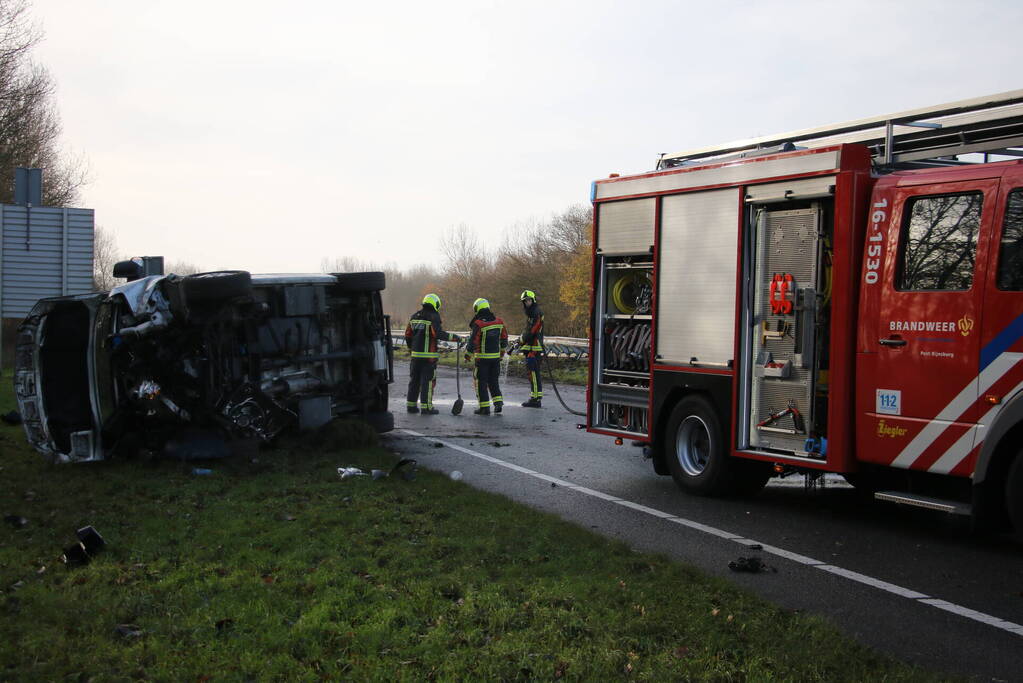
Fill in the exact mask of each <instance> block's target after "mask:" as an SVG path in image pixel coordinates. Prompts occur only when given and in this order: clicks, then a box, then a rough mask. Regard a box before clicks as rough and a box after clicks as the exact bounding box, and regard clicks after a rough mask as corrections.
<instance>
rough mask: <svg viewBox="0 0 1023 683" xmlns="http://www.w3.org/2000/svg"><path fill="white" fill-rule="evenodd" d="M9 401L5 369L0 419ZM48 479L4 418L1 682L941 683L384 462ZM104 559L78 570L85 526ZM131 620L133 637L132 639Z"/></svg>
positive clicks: (332, 457)
mask: <svg viewBox="0 0 1023 683" xmlns="http://www.w3.org/2000/svg"><path fill="white" fill-rule="evenodd" d="M12 407H13V400H12V396H11V390H10V378H9V375H8V376H7V377H6V378H4V379H3V384H2V385H0V412H6V411H7V410H10V409H11V408H12ZM329 441H330V440H329V439H326V441H325V442H324V443H328V444H329V445H328V446H325V445H323V443H318V442H317V441H316V439H310V438H305V439H296V440H291V441H286V442H284V443H281V444H280V445H279V446H277V447H276V448H274V449H273V450H265V451H261V452H260V453H259V455H258V457H257V458H256V460H255V461H252V460H223V461H217V462H214V463H207V464H206V466H207V467H210V468H211V469H213V470H214V471H213V474H211V475H209V476H194V475H192V474H191V467H192V466H191V465H187V464H184V463H178V462H170V461H151V462H136V461H121V462H103V463H95V464H90V465H72V466H68V465H64V466H51V465H46V464H44V463H43V462H42V460H41V459H40V458H39V457H38V455H37V454H35V453H34V452H33V451H31V450H30V449H29V448H28V447H27V445H26V444H25V441H24V437H23V434H22V432H21V430H20V428H17V427H8V426H5V425H0V451H2V453H3V456H2V458H0V468H2V483H0V500H2V501H3V506H4V508H3V510H2V512H3V514H4V515H20V516H24V517H25V518H27V519H28V524H27V525H26V526H24V527H23V528H18V529H16V528H14V526H13V525H11V524H3V525H2V527H0V678H4V679H11V680H57V679H67V678H73V679H75V680H123V679H157V680H208V677H212V678H213V679H228V680H242V679H258V680H269V679H287V680H318V679H331V680H332V679H345V680H380V681H385V680H386V681H392V680H409V681H419V680H432V679H439V680H526V679H534V678H539V679H545V680H550V679H559V678H566V679H572V680H612V679H615V680H620V679H636V680H656V681H664V680H726V681H732V680H735V681H742V680H798V681H834V680H849V681H851V680H857V681H858V680H890V681H911V680H934V677H933V676H930V675H928V674H926V673H923V672H921V671H919V670H915V669H911V668H909V667H906V666H903V665H900V664H898V663H895V662H892V661H890V660H887V659H885V658H882V657H880V656H878V655H876V654H875V653H873V652H871V651H869V650H867V649H865V648H863V647H861V646H858V645H856V644H855V643H853V642H851V641H849V640H848V639H846V638H844V637H842V636H840V635H839V634H838V633H837V632H836V631H835V629H833V628H832V627H831V626H829V625H828V624H827V623H825V622H824V621H822V620H820V619H816V618H812V617H809V616H806V615H803V614H798V613H793V612H791V611H786V610H781V609H778V608H776V607H773V606H771V605H768V604H765V603H764V602H762V601H760V600H759V599H756V598H754V597H752V596H750V595H748V594H746V593H743V592H741V591H739V590H737V589H735V588H734V587H732V586H730V585H729V584H728V583H726V582H724V581H720V580H716V579H713V578H708V577H706V576H704V575H702V574H700V573H699V572H697V571H694V570H692V569H689V568H687V567H685V566H682V565H679V564H676V563H674V562H672V561H670V560H668V559H666V558H664V557H658V556H650V555H642V554H637V553H634V552H632V551H631V550H629V548H628V547H626V546H625V545H623V544H620V543H612V542H609V541H607V540H605V539H603V538H602V537H599V536H597V535H594V534H592V533H589V532H588V531H585V530H582V529H580V528H578V527H575V526H573V525H570V524H567V523H564V522H562V521H560V520H558V519H556V518H554V517H551V516H548V515H544V514H541V513H538V512H536V511H533V510H531V509H529V508H526V507H523V506H520V505H517V504H514V503H511V502H509V501H507V500H505V499H502V498H500V497H497V496H494V495H491V494H488V493H484V492H480V491H477V490H474V489H472V488H471V487H469V486H466V485H464V484H463V483H461V482H455V481H451V480H450V479H448V478H446V477H444V476H442V475H440V474H437V473H431V472H420V473H419V476H418V478H417V479H416V480H415V481H405V480H402V479H390V478H388V479H381V480H378V481H374V480H372V479H371V478H370V477H357V478H354V479H350V480H347V481H341V480H340V479H339V478H338V476H337V474H336V472H335V470H336V468H337V467H339V466H341V465H354V466H358V467H362V468H363V469H366V470H367V471H368V469H369V468H374V467H375V468H385V467H386V466H388V465H390V464H391V463H392V462H393V461H394V459H395V455H394V454H393V453H390V452H388V451H386V450H384V449H382V448H362V449H360V450H355V451H353V450H347V451H345V450H340V449H339V447H340V444H339V443H337V442H336V441H335V442H334V443H329ZM87 524H91V525H94V526H95V527H96V528H97V529H98V530H99V532H100V533H101V534H103V536H104V537H105V539H106V541H107V548H106V550H105V551H104V552H102V553H99V554H98V555H97V556H96V557H95V559H94V560H93V561H92V562H91V563H90V564H87V565H85V566H83V567H80V568H75V569H69V568H67V567H65V566H63V565H62V564H60V563H59V562H57V557H58V556H59V555H60V553H61V550H62V548H63V547H65V546H67V545H69V544H70V543H71V542H72V541H73V540H74V531H75V529H76V528H78V527H81V526H84V525H87ZM119 625H120V626H121V628H120V629H118V626H119Z"/></svg>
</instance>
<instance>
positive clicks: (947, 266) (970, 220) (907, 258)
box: [896, 192, 984, 291]
mask: <svg viewBox="0 0 1023 683" xmlns="http://www.w3.org/2000/svg"><path fill="white" fill-rule="evenodd" d="M983 199H984V195H983V193H981V192H964V193H962V194H945V195H933V196H928V197H915V198H913V199H911V200H910V201H909V202H907V210H906V211H905V212H904V215H905V216H906V221H905V224H904V225H903V227H902V237H901V244H902V248H901V257H900V259H899V272H898V275H897V277H896V282H897V283H898V284H897V288H898V289H901V290H910V291H913V290H944V291H948V290H963V289H969V288H970V286H971V285H972V284H973V262H974V259H975V258H976V255H977V233H978V232H979V231H980V210H981V207H982V205H983Z"/></svg>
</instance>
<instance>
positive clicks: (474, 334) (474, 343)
mask: <svg viewBox="0 0 1023 683" xmlns="http://www.w3.org/2000/svg"><path fill="white" fill-rule="evenodd" d="M507 347H508V330H506V329H505V327H504V321H503V320H501V319H500V318H498V317H497V316H495V315H494V314H493V313H491V312H490V309H489V308H486V309H483V310H482V311H480V312H479V313H477V314H476V315H475V316H474V317H473V319H472V320H471V321H470V322H469V341H467V342H466V344H465V351H466V353H475V354H476V358H477V359H484V358H501V357H502V356H504V350H505V349H506V348H507Z"/></svg>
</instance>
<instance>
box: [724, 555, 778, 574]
mask: <svg viewBox="0 0 1023 683" xmlns="http://www.w3.org/2000/svg"><path fill="white" fill-rule="evenodd" d="M728 568H729V569H731V570H732V571H733V572H749V573H750V574H756V573H759V572H776V571H778V570H777V569H775V568H774V567H772V566H771V565H769V564H766V563H765V562H764V561H763V560H761V559H760V558H759V557H740V558H739V559H737V560H733V561H731V562H729V563H728Z"/></svg>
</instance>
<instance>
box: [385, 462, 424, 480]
mask: <svg viewBox="0 0 1023 683" xmlns="http://www.w3.org/2000/svg"><path fill="white" fill-rule="evenodd" d="M417 464H418V463H416V461H415V460H413V459H412V458H402V459H401V460H399V461H398V462H397V463H395V465H394V467H392V468H391V474H390V476H392V477H393V476H395V475H400V476H401V478H402V479H404V480H405V481H412V480H413V479H415V478H416V466H417Z"/></svg>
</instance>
